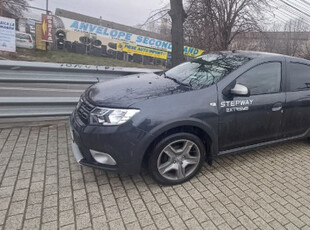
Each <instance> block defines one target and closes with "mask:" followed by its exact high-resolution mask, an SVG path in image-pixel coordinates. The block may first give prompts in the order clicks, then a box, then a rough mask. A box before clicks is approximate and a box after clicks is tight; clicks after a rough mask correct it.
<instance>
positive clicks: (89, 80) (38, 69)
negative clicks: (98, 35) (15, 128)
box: [0, 60, 162, 118]
mask: <svg viewBox="0 0 310 230" xmlns="http://www.w3.org/2000/svg"><path fill="white" fill-rule="evenodd" d="M160 71H162V70H158V69H157V70H156V69H140V68H122V67H107V66H92V65H78V64H77V65H75V64H58V63H43V62H20V61H6V60H5V61H2V60H0V83H66V84H84V83H85V84H93V83H97V82H98V81H106V80H110V79H114V78H119V77H123V76H126V75H130V74H139V73H141V74H142V73H150V72H160ZM78 99H79V98H77V97H63V96H60V97H0V118H8V117H36V116H67V115H70V114H71V113H72V111H73V110H74V108H75V106H76V104H77V102H78Z"/></svg>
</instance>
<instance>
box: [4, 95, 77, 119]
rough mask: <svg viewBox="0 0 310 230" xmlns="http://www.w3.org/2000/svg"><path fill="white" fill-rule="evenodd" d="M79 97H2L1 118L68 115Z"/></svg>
mask: <svg viewBox="0 0 310 230" xmlns="http://www.w3.org/2000/svg"><path fill="white" fill-rule="evenodd" d="M78 100H79V98H78V97H0V118H7V117H36V116H68V115H70V114H71V113H72V111H73V110H74V108H75V106H76V104H77V102H78Z"/></svg>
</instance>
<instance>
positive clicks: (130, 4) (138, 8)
mask: <svg viewBox="0 0 310 230" xmlns="http://www.w3.org/2000/svg"><path fill="white" fill-rule="evenodd" d="M167 3H169V1H168V0H49V10H51V11H52V12H53V13H55V9H56V8H61V9H65V10H69V11H74V12H77V13H81V14H85V15H88V16H93V17H98V18H99V17H100V16H102V19H105V20H109V21H113V22H118V23H121V24H125V25H130V26H133V25H137V24H142V23H144V21H145V20H146V19H147V18H148V17H149V15H150V14H151V12H152V11H153V10H155V9H158V8H160V7H161V6H164V5H165V4H167ZM29 4H30V5H31V6H35V7H39V8H43V9H45V8H46V0H32V1H30V2H29ZM33 13H35V14H36V15H37V16H39V15H40V14H41V12H40V11H37V10H34V11H33Z"/></svg>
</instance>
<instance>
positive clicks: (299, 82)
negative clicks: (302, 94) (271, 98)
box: [289, 63, 310, 91]
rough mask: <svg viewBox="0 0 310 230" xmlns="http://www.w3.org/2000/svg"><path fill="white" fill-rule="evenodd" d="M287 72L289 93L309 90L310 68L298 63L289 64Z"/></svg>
mask: <svg viewBox="0 0 310 230" xmlns="http://www.w3.org/2000/svg"><path fill="white" fill-rule="evenodd" d="M289 72H290V80H289V82H290V83H289V87H290V91H301V90H309V89H310V66H308V65H305V64H300V63H290V64H289Z"/></svg>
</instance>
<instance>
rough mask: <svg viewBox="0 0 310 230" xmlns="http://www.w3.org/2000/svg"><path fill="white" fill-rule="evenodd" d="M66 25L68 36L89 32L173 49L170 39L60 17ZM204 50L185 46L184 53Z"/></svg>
mask: <svg viewBox="0 0 310 230" xmlns="http://www.w3.org/2000/svg"><path fill="white" fill-rule="evenodd" d="M59 18H60V19H61V20H62V22H63V25H64V27H65V28H64V29H65V30H66V33H67V34H69V36H67V38H70V37H73V36H74V35H70V32H71V33H72V32H75V33H80V34H81V35H82V34H84V35H85V34H89V35H91V36H94V37H96V38H97V39H100V40H105V41H109V42H115V40H117V41H121V42H125V43H127V44H130V43H131V44H134V45H135V46H140V47H147V48H151V49H155V50H161V51H164V52H171V51H172V44H171V42H168V41H163V40H159V39H155V38H150V37H146V36H141V35H136V34H132V33H128V32H124V31H120V30H116V29H112V28H107V27H102V26H100V25H94V24H91V23H87V22H82V21H77V20H73V19H69V18H64V17H59ZM203 52H204V51H203V50H201V49H197V48H193V47H188V46H185V47H184V54H185V55H187V56H191V57H197V56H200V55H201V54H202V53H203Z"/></svg>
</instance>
